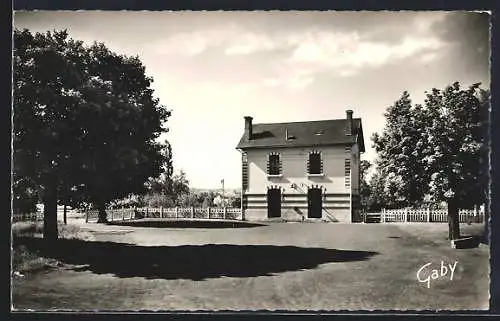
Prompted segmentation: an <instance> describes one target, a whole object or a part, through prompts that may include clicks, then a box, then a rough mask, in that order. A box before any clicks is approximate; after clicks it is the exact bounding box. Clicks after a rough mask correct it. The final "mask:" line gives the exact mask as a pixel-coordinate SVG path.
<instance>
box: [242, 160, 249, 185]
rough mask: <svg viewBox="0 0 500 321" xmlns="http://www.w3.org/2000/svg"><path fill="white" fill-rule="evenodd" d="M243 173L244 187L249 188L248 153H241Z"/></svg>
mask: <svg viewBox="0 0 500 321" xmlns="http://www.w3.org/2000/svg"><path fill="white" fill-rule="evenodd" d="M241 175H242V188H243V190H247V189H248V156H247V153H242V154H241Z"/></svg>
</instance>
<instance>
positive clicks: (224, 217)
mask: <svg viewBox="0 0 500 321" xmlns="http://www.w3.org/2000/svg"><path fill="white" fill-rule="evenodd" d="M223 212H224V214H223V215H224V219H226V213H227V211H226V207H225V206H224V210H223Z"/></svg>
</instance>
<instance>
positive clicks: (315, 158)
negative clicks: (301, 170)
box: [307, 151, 323, 175]
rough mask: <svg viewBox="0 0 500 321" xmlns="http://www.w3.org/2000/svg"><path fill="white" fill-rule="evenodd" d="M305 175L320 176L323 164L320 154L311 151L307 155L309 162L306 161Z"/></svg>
mask: <svg viewBox="0 0 500 321" xmlns="http://www.w3.org/2000/svg"><path fill="white" fill-rule="evenodd" d="M307 173H308V174H309V175H322V174H323V162H322V160H321V153H320V152H317V151H313V152H310V153H309V160H308V161H307Z"/></svg>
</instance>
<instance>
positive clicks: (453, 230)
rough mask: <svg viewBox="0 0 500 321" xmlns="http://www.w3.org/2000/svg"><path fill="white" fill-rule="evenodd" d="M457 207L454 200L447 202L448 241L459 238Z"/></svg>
mask: <svg viewBox="0 0 500 321" xmlns="http://www.w3.org/2000/svg"><path fill="white" fill-rule="evenodd" d="M458 210H459V209H458V206H457V204H456V202H455V201H454V200H450V201H449V202H448V239H450V240H456V239H458V238H460V224H459V221H458Z"/></svg>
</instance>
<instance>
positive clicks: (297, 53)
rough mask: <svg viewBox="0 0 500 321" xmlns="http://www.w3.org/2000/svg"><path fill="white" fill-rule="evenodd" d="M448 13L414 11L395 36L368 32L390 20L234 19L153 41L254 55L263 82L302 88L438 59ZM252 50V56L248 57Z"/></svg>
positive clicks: (187, 49) (163, 47) (170, 50)
mask: <svg viewBox="0 0 500 321" xmlns="http://www.w3.org/2000/svg"><path fill="white" fill-rule="evenodd" d="M444 15H445V14H444V13H442V12H438V13H424V14H416V15H415V16H414V17H413V16H411V17H413V19H408V22H407V24H408V25H409V26H407V27H406V28H405V30H404V31H398V30H395V31H394V30H393V31H392V36H391V37H389V38H390V41H387V40H384V38H383V37H381V36H380V37H375V38H370V37H366V35H367V34H369V33H371V32H372V31H373V33H374V34H377V33H378V34H380V32H381V30H386V29H384V28H387V26H386V25H384V26H380V27H379V25H374V26H372V30H366V28H365V29H359V28H358V29H357V28H353V29H351V30H345V29H333V30H332V29H331V28H326V27H319V26H317V25H316V26H315V25H313V26H311V27H309V28H308V27H304V28H302V29H291V28H289V29H286V28H285V29H279V30H267V31H265V30H262V29H258V28H248V27H245V25H244V24H237V23H236V22H230V23H220V24H212V25H210V26H209V27H208V28H206V29H197V30H192V31H183V32H178V33H176V34H172V35H171V36H169V37H166V38H164V39H162V40H160V41H157V42H156V43H153V44H152V47H151V48H150V50H152V51H154V52H156V53H160V54H173V55H179V56H184V57H196V56H199V55H202V54H204V53H207V51H208V50H211V53H213V54H216V53H221V54H223V55H224V56H225V57H224V58H221V59H224V60H225V61H226V62H225V64H233V63H236V62H237V63H238V64H240V65H241V66H245V64H247V62H246V61H248V64H250V63H252V62H251V60H250V59H253V61H260V62H261V63H262V66H265V67H262V68H265V69H263V70H262V75H260V76H261V79H260V80H258V79H255V80H256V81H257V82H260V85H262V86H266V87H278V86H280V87H286V88H289V89H295V90H297V89H303V88H306V87H307V86H309V85H310V84H312V83H313V81H314V78H315V76H316V75H317V74H320V73H329V74H330V75H335V76H337V77H352V76H354V75H356V74H359V72H361V71H362V70H364V69H365V68H375V69H377V68H382V67H384V66H386V65H388V64H393V63H398V62H400V61H403V60H406V61H407V60H408V59H414V61H415V62H420V63H429V62H431V61H434V60H435V59H437V58H438V57H439V55H438V54H437V53H439V51H440V50H442V49H443V47H445V46H446V45H447V43H446V42H445V41H443V40H441V39H440V38H439V37H438V35H436V33H435V32H433V30H434V28H435V25H436V24H438V23H440V22H441V21H443V19H444V18H443V17H444ZM365 22H366V21H365ZM398 32H399V34H397V33H398ZM396 34H397V36H396ZM247 56H252V57H251V58H250V57H249V58H248V59H249V60H246V59H247ZM234 59H237V60H234ZM259 59H260V60H259ZM200 61H202V60H200ZM203 61H208V59H203ZM211 61H213V60H211ZM211 64H212V63H210V65H211ZM257 68H258V67H257Z"/></svg>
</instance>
